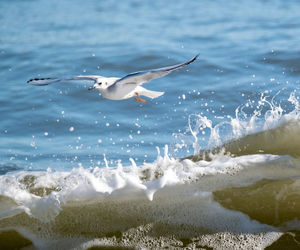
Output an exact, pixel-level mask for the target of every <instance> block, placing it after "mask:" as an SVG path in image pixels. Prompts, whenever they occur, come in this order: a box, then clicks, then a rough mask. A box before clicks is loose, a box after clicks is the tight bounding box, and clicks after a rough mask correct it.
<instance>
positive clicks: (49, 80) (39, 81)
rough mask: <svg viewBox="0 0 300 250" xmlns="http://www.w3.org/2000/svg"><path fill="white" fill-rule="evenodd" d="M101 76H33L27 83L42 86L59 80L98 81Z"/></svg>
mask: <svg viewBox="0 0 300 250" xmlns="http://www.w3.org/2000/svg"><path fill="white" fill-rule="evenodd" d="M99 77H100V76H95V75H88V76H72V77H62V78H58V77H53V78H52V77H51V78H33V79H30V80H28V81H27V83H30V84H32V85H37V86H42V85H48V84H51V83H57V82H67V81H92V82H96V81H97V78H99Z"/></svg>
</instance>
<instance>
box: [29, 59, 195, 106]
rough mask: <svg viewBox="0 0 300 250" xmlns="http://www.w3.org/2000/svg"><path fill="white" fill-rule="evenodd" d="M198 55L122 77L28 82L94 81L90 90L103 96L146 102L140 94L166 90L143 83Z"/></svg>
mask: <svg viewBox="0 0 300 250" xmlns="http://www.w3.org/2000/svg"><path fill="white" fill-rule="evenodd" d="M197 57H198V55H196V56H195V57H193V58H192V59H191V60H189V61H187V62H185V63H181V64H177V65H173V66H168V67H163V68H158V69H150V70H145V71H139V72H134V73H130V74H128V75H126V76H124V77H122V78H117V77H103V76H98V75H86V76H81V75H80V76H73V77H65V78H56V77H54V78H52V77H51V78H34V79H30V80H29V81H27V82H28V83H30V84H32V85H37V86H42V85H48V84H52V83H58V82H66V81H82V80H84V81H92V82H94V85H93V86H91V87H90V88H89V90H91V89H98V90H99V91H100V92H101V94H102V96H103V97H105V98H107V99H110V100H124V99H128V98H131V97H133V98H134V99H135V100H136V101H139V102H146V100H144V99H141V98H140V96H146V97H149V98H157V97H159V96H161V95H163V94H164V92H159V91H152V90H148V89H145V88H143V87H142V86H141V85H142V84H143V83H145V82H148V81H151V80H153V79H155V78H159V77H163V76H165V75H167V74H169V73H171V72H172V71H174V70H176V69H180V68H182V67H184V66H186V65H188V64H190V63H192V62H193V61H195V60H196V58H197Z"/></svg>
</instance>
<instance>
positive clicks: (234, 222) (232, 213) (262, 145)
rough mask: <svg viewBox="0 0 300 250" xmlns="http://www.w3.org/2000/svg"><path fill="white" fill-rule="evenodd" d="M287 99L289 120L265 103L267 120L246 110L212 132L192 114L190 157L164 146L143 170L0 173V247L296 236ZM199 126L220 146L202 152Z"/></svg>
mask: <svg viewBox="0 0 300 250" xmlns="http://www.w3.org/2000/svg"><path fill="white" fill-rule="evenodd" d="M262 100H264V101H262V103H263V102H267V100H266V99H265V98H264V97H263V98H262ZM289 101H290V102H291V103H292V104H293V105H294V109H293V110H292V111H291V112H286V113H284V112H283V110H282V109H281V108H280V106H275V105H274V104H272V102H269V103H270V104H271V105H270V106H271V107H272V108H271V109H270V110H267V111H266V112H265V114H264V121H263V122H261V120H260V119H258V117H259V115H258V114H259V113H258V112H255V115H252V116H250V119H248V120H247V119H244V120H243V119H240V117H241V114H242V111H241V110H242V108H239V109H237V111H236V114H237V115H236V117H235V118H231V121H230V122H222V123H219V124H217V125H216V126H212V121H209V120H208V119H207V118H204V117H201V116H197V117H198V118H199V119H198V120H197V122H198V123H197V124H196V125H197V126H198V127H197V129H195V127H192V126H191V123H190V126H189V127H190V128H191V133H192V137H193V138H194V142H193V145H192V146H193V148H194V151H195V152H196V155H195V156H192V157H190V159H187V158H186V159H178V158H173V157H170V154H169V152H168V150H169V148H168V147H167V146H166V147H165V149H164V154H163V155H161V153H160V150H159V149H158V156H157V159H156V160H155V161H154V162H152V163H145V164H144V165H142V166H137V165H136V163H135V161H134V160H133V159H131V165H130V166H122V164H121V163H119V164H118V166H115V167H108V165H106V167H105V168H99V167H96V168H89V169H84V168H81V167H80V168H75V169H73V170H71V171H52V170H51V169H48V170H47V171H17V172H8V173H6V174H5V175H1V176H0V228H1V232H0V246H1V245H3V244H2V243H1V242H3V241H2V239H6V238H5V237H6V236H5V235H9V234H13V235H15V236H14V237H16V238H18V237H19V236H18V235H21V236H22V237H23V236H24V237H25V238H26V239H27V241H26V240H24V239H23V238H22V237H19V238H20V242H21V241H22V242H23V243H24V244H25V243H26V244H31V243H30V242H32V244H33V245H34V246H35V247H37V248H43V246H45V245H46V246H47V248H51V249H56V248H57V249H58V248H59V249H69V248H70V247H74V248H83V249H87V248H89V247H93V246H95V245H98V246H99V245H102V246H104V245H110V246H120V247H136V246H138V247H140V248H142V247H144V248H162V247H163V246H168V247H172V248H176V247H186V246H190V247H196V246H198V247H213V248H216V249H220V248H222V247H223V248H224V246H225V248H238V247H240V248H247V247H252V246H253V245H256V246H257V247H258V248H264V247H266V246H268V245H270V244H272V243H273V242H274V241H276V240H278V239H279V237H280V236H282V235H283V232H285V231H290V230H299V229H300V223H299V221H300V214H299V211H300V210H299V204H300V196H299V193H300V185H299V183H300V182H299V181H300V178H299V169H300V159H299V150H298V149H299V146H300V145H299V139H300V138H298V137H299V134H300V133H299V132H300V122H299V119H298V114H299V112H298V106H297V105H298V104H297V102H296V98H295V95H294V94H291V96H290V98H289ZM256 111H257V109H256ZM195 117H196V116H193V119H194V118H195ZM190 122H191V118H190ZM229 125H230V126H229ZM224 126H226V127H227V128H230V129H229V130H227V131H231V132H230V133H229V134H230V136H229V137H228V136H222V133H221V131H224V130H222V129H221V128H222V127H224ZM201 128H202V129H207V128H209V130H210V131H211V133H210V137H209V140H208V145H216V146H213V147H212V148H211V149H207V150H206V149H202V148H201V145H199V143H198V142H199V141H201V138H199V134H202V133H201V132H200V131H202V130H201ZM259 129H262V131H260V132H258V130H259ZM226 135H228V134H226ZM230 137H231V138H232V137H233V139H230V140H228V138H230ZM224 140H225V142H224ZM226 140H228V141H226ZM218 144H220V145H218ZM104 160H106V159H104ZM274 190H275V191H274ZM3 232H4V236H3V237H2V238H1V233H3ZM7 237H9V236H7ZM4 241H5V242H7V240H4Z"/></svg>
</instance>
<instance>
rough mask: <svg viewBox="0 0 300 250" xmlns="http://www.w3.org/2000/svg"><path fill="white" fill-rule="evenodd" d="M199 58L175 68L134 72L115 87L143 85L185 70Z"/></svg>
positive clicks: (119, 81) (195, 57)
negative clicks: (181, 69)
mask: <svg viewBox="0 0 300 250" xmlns="http://www.w3.org/2000/svg"><path fill="white" fill-rule="evenodd" d="M197 57H198V55H196V56H194V57H193V58H192V59H191V60H189V61H187V62H185V63H181V64H176V65H173V66H168V67H163V68H159V69H150V70H145V71H139V72H134V73H131V74H129V75H127V76H125V77H123V78H121V79H120V80H118V81H116V82H115V83H114V84H113V85H115V84H143V83H144V82H148V81H151V80H153V79H155V78H159V77H163V76H165V75H167V74H169V73H171V72H172V71H174V70H176V69H180V68H183V67H184V66H186V65H188V64H190V63H192V62H193V61H195V60H196V59H197Z"/></svg>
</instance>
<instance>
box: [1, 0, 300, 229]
mask: <svg viewBox="0 0 300 250" xmlns="http://www.w3.org/2000/svg"><path fill="white" fill-rule="evenodd" d="M299 13H300V3H299V1H296V0H295V1H292V0H291V1H284V0H273V1H263V0H253V1H246V0H242V1H233V0H229V1H224V0H216V1H209V0H201V1H184V0H179V1H168V0H167V1H158V0H153V1H136V0H128V1H114V0H109V1H96V0H91V1H80V0H74V1H58V0H53V1H47V0H26V1H23V0H16V1H8V0H1V1H0V79H1V80H0V117H1V122H0V175H5V174H8V176H9V177H7V178H16V179H17V180H18V181H19V180H20V179H21V177H20V175H21V176H23V175H24V176H26V173H35V172H37V171H41V172H45V173H46V170H47V171H48V172H47V173H50V172H51V171H53V172H59V171H65V172H64V173H71V174H73V173H74V171H75V172H76V171H79V172H80V171H81V169H82V168H83V169H89V170H91V171H96V172H97V171H98V170H99V169H98V168H97V167H99V168H100V169H103V167H105V166H107V164H108V166H109V167H117V166H120V165H123V166H135V164H136V165H137V166H150V165H151V164H153V165H155V166H157V165H156V163H155V161H156V160H157V159H160V158H157V157H158V156H157V155H158V153H157V148H158V149H160V150H161V151H162V149H163V148H164V147H165V145H167V147H168V156H167V159H169V160H170V158H171V159H179V158H182V157H187V156H190V155H193V154H195V153H198V152H200V151H203V150H208V149H211V148H214V147H216V146H221V145H223V144H226V143H228V142H230V141H232V140H237V139H240V138H243V137H245V136H248V135H250V134H252V133H257V132H264V131H267V132H268V131H270V130H272V129H276V127H277V126H280V125H282V124H283V123H284V121H282V120H284V119H287V118H286V117H289V119H290V120H296V121H297V122H298V123H297V124H299V107H300V106H299V103H298V99H299V96H300V95H299V86H300V18H299ZM196 54H199V57H198V59H197V60H196V61H195V62H193V63H192V64H190V65H188V66H186V67H185V68H183V69H180V70H177V71H175V72H172V73H171V74H169V75H168V76H166V77H163V78H159V79H155V80H153V81H151V82H148V83H145V84H144V86H145V87H146V88H149V89H151V90H154V91H164V92H165V94H164V95H163V96H161V97H159V98H156V99H153V100H151V99H147V102H146V103H139V102H136V101H135V100H133V99H128V100H123V101H111V100H107V99H104V98H103V97H102V96H101V95H100V94H99V93H98V91H88V90H87V89H88V87H90V85H91V83H88V82H80V83H79V82H66V83H58V84H53V85H48V86H32V85H30V84H28V83H27V80H29V79H31V78H35V77H63V76H75V75H84V74H88V75H102V76H114V77H122V76H125V75H127V74H129V73H131V72H135V71H139V70H145V69H151V68H158V67H163V66H169V65H173V64H178V63H182V62H185V61H186V60H188V59H190V58H192V57H193V56H195V55H196ZM283 118H284V119H283ZM284 128H286V127H284ZM276 131H277V130H276ZM293 131H294V130H293ZM298 131H300V130H296V132H295V133H294V134H293V135H292V136H290V135H289V136H287V137H285V135H284V134H282V131H281V130H279V132H278V133H279V136H278V137H276V136H277V134H276V136H275V135H274V138H277V140H276V143H277V142H280V141H282V143H283V144H284V145H283V146H282V145H280V146H278V147H276V146H274V145H277V144H276V143H274V144H273V142H269V145H267V149H265V152H271V153H272V154H274V155H288V156H289V157H294V156H295V155H296V156H297V157H299V154H298V153H297V152H299V148H298V146H299V144H297V142H295V141H293V138H294V139H295V138H296V140H298V139H299V135H298ZM276 133H277V132H276ZM281 136H282V137H281ZM263 138H265V137H263ZM272 138H273V137H272ZM281 138H288V139H284V140H283V139H281ZM262 141H263V139H262V138H261V139H260V141H258V142H257V144H258V145H265V144H263V142H262ZM264 142H265V141H264ZM246 144H247V143H246ZM246 144H245V145H246ZM247 145H249V143H248V144H247ZM272 146H274V147H275V149H274V148H272ZM245 147H246V146H245ZM269 148H271V149H270V150H269ZM287 149H288V150H287ZM290 149H291V150H290ZM259 150H260V151H259ZM259 150H258V151H255V152H260V153H263V150H261V149H260V148H259ZM268 150H269V151H268ZM239 152H240V151H239ZM253 152H254V151H253ZM253 152H252V151H251V150H250V149H249V151H248V152H246V153H243V154H245V155H247V156H250V157H249V158H247V157H246V158H242V159H241V160H240V161H241V162H244V161H245V162H248V161H251V160H249V159H257V158H256V156H254V153H253ZM235 153H236V152H235ZM252 154H253V157H252ZM265 156H266V157H267V158H266V159H268V160H269V159H270V158H269V155H267V153H266V155H265ZM165 157H166V156H165ZM168 157H170V158H168ZM297 157H296V158H297ZM259 159H260V158H259ZM284 159H286V158H284ZM268 160H266V161H268ZM272 160H274V159H273V158H272ZM174 161H175V160H174ZM232 161H233V162H232ZM253 161H254V160H253ZM261 161H263V160H261ZM261 161H260V160H258V162H260V163H261ZM283 161H285V160H283ZM133 162H134V163H133ZM158 162H160V161H158ZM251 162H252V161H251ZM255 162H256V161H255ZM280 162H281V161H280ZM227 163H228V164H229V165H230V164H233V165H235V164H236V163H235V160H234V158H232V159H230V160H228V162H227ZM227 163H226V164H227ZM260 163H257V164H258V165H259V164H260ZM147 164H148V165H147ZM164 164H167V163H166V162H165V161H164V163H162V165H163V166H164ZM172 164H173V162H172V160H171V162H170V163H169V165H168V166H172V167H173V166H175V165H174V164H173V165H172ZM178 164H179V163H178ZM201 164H202V163H201ZM205 164H206V163H205ZM214 164H219V163H217V162H214V161H213V163H212V166H211V167H212V168H213V169H215V165H214ZM226 164H225V163H224V164H223V163H222V164H221V165H222V166H223V165H224V166H227V165H226ZM247 164H248V163H247ZM278 164H279V163H278ZM280 164H281V163H280ZM280 164H279V165H280ZM254 165H255V164H254ZM258 165H257V166H258ZM275 165H276V164H275ZM205 166H210V165H205ZM257 166H256V167H257ZM268 166H269V165H268ZM293 166H294V165H293ZM295 166H300V165H299V163H298V162H297V164H295ZM166 168H167V169H168V167H166ZM295 168H296V167H295ZM72 169H73V170H72ZM216 169H218V168H217V167H216ZM297 169H298V168H297ZM23 171H25V174H22V173H24V172H23ZM72 171H73V172H72ZM82 171H83V170H82ZM99 171H100V170H99ZM297 171H298V170H297ZM275 172H276V171H275ZM76 173H77V172H76ZM197 173H198V172H197ZM210 173H211V172H210ZM280 173H281V174H282V172H280ZM293 173H294V172H293ZM78 175H80V174H78ZM95 175H96V176H97V178H98V177H99V176H100V174H99V176H98V175H97V174H95ZM254 175H255V174H254ZM254 175H253V176H254ZM291 175H292V174H291ZM63 176H64V178H65V175H63ZM101 176H102V175H101ZM166 176H167V175H166ZM266 176H267V175H266ZM278 176H280V174H279V172H278ZM295 176H296V175H294V177H295ZM22 178H23V177H22ZM53 178H54V177H53ZM103 178H104V177H103ZM122 178H123V177H122ZM126 178H127V177H126ZM228 178H229V177H228ZM253 178H254V177H253ZM255 178H258V177H255ZM274 178H275V177H274ZM100 179H101V178H100ZM171 179H172V178H171ZM1 180H2V179H1ZM3 180H4V179H3ZM10 180H11V179H10ZM256 180H257V179H256ZM230 181H232V180H231V179H230ZM5 183H7V181H3V183H2V182H1V184H0V191H1V190H2V189H1V188H4V189H3V190H4V191H3V190H2V191H3V192H2V191H1V192H0V194H1V195H3V196H5V195H7V196H8V197H12V196H11V195H8V194H6V193H5V187H4V186H5V185H6V184H5ZM9 183H11V182H9ZM22 183H23V182H22ZM58 183H60V181H58ZM130 183H131V182H130ZM165 183H169V182H168V181H165ZM170 183H171V182H170ZM245 183H248V182H247V181H246V180H245V179H243V178H242V179H241V181H240V183H239V185H244V184H245ZM60 184H61V183H60ZM60 184H59V185H60ZM1 185H2V186H1ZM3 185H4V186H3ZM18 185H19V184H18ZM22 185H23V184H22ZM57 185H58V184H57ZM72 185H73V184H72ZM164 185H165V184H163V185H161V188H162V187H163V186H164ZM29 186H30V185H29ZM146 186H147V185H146ZM30 187H31V186H30ZM114 188H116V187H114ZM143 188H144V187H143ZM147 188H149V187H148V186H147ZM68 190H69V189H68ZM76 190H77V189H76ZM96 190H97V192H98V191H99V190H98V189H97V188H96ZM105 190H106V189H105ZM212 190H213V188H212ZM77 191H78V190H77ZM77 191H76V192H77ZM81 191H82V190H81ZM74 192H75V191H74ZM105 192H106V191H105ZM110 192H111V191H110ZM72 194H73V193H72ZM85 194H86V193H84V192H83V196H84V195H85ZM68 197H69V196H68ZM71 197H73V196H72V195H71ZM203 197H204V196H203ZM152 198H153V197H152ZM70 199H72V198H70ZM18 202H19V203H18V204H23V205H24V204H27V203H26V202H25V201H23V200H22V202H23V203H22V202H21V201H20V200H18ZM153 204H154V203H153ZM0 205H1V204H0ZM27 205H28V204H27ZM27 205H24V206H27ZM153 206H154V205H153ZM0 207H1V206H0ZM28 207H30V206H29V205H28ZM30 209H31V208H30ZM26 211H27V210H26ZM32 211H33V210H32ZM32 211H31V213H29V212H28V214H30V215H31V216H35V215H34V212H32ZM36 217H38V216H36ZM0 222H1V221H0ZM222 230H223V229H222Z"/></svg>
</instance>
